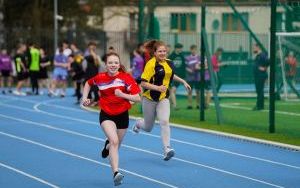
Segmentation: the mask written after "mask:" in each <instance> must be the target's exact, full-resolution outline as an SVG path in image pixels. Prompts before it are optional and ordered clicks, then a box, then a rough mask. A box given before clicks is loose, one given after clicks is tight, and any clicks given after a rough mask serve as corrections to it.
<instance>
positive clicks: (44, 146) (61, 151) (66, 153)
mask: <svg viewBox="0 0 300 188" xmlns="http://www.w3.org/2000/svg"><path fill="white" fill-rule="evenodd" d="M0 134H2V135H3V136H7V137H10V138H13V139H16V140H20V141H23V142H27V143H29V144H33V145H37V146H40V147H42V148H46V149H48V150H51V151H55V152H59V153H62V154H64V155H67V156H72V157H75V158H78V159H80V160H85V161H89V162H92V163H95V164H99V165H102V166H105V167H109V168H110V165H109V164H106V163H101V162H98V161H96V160H93V159H90V158H87V157H84V156H81V155H77V154H75V153H71V152H68V151H65V150H61V149H58V148H55V147H52V146H49V145H46V144H42V143H40V142H36V141H33V140H29V139H26V138H23V137H19V136H16V135H13V134H9V133H5V132H1V131H0ZM119 169H120V170H121V171H123V172H126V173H128V174H131V175H133V176H137V177H139V178H142V179H145V180H148V181H151V182H154V183H157V184H160V185H163V186H166V187H171V188H178V187H176V186H174V185H171V184H167V183H164V182H162V181H159V180H155V179H153V178H149V177H147V176H143V175H140V174H138V173H135V172H132V171H129V170H126V169H122V168H119Z"/></svg>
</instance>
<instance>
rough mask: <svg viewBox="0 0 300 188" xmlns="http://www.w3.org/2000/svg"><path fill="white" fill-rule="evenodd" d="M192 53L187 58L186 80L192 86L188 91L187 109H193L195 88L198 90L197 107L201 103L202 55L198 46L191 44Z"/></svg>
mask: <svg viewBox="0 0 300 188" xmlns="http://www.w3.org/2000/svg"><path fill="white" fill-rule="evenodd" d="M190 52H191V54H190V55H189V56H187V57H186V58H185V62H186V81H187V82H188V83H189V85H190V86H191V88H192V89H191V91H189V92H188V106H187V109H193V106H192V104H193V95H192V93H193V88H195V91H196V108H199V105H200V71H199V70H200V56H199V55H198V54H197V46H196V45H191V47H190Z"/></svg>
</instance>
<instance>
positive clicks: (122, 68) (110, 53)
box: [105, 52, 126, 72]
mask: <svg viewBox="0 0 300 188" xmlns="http://www.w3.org/2000/svg"><path fill="white" fill-rule="evenodd" d="M109 56H116V57H118V58H119V62H120V68H119V71H120V72H126V68H125V66H124V65H123V64H122V63H121V59H120V56H119V54H118V53H116V52H109V53H107V54H105V64H106V63H107V59H108V57H109Z"/></svg>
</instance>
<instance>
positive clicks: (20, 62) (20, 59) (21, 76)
mask: <svg viewBox="0 0 300 188" xmlns="http://www.w3.org/2000/svg"><path fill="white" fill-rule="evenodd" d="M25 51H26V45H25V44H18V46H17V52H16V55H15V56H14V61H15V69H16V72H17V85H16V90H15V91H13V94H15V95H21V96H25V95H26V93H24V92H22V87H23V85H24V84H26V83H27V80H28V77H29V73H28V69H27V67H26V56H25Z"/></svg>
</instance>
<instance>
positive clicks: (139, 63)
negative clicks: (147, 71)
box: [131, 43, 145, 84]
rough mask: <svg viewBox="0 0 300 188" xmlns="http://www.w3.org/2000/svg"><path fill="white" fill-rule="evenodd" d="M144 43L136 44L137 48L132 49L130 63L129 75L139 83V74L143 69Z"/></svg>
mask: <svg viewBox="0 0 300 188" xmlns="http://www.w3.org/2000/svg"><path fill="white" fill-rule="evenodd" d="M143 52H144V44H142V43H141V44H138V45H137V48H136V49H135V50H134V51H133V58H132V65H131V75H132V76H133V78H134V79H135V81H136V82H137V83H138V84H140V83H141V75H142V72H143V70H144V66H145V61H144V58H143Z"/></svg>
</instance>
